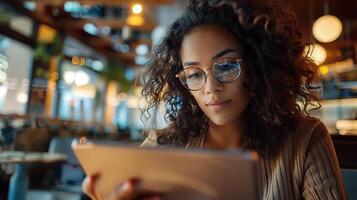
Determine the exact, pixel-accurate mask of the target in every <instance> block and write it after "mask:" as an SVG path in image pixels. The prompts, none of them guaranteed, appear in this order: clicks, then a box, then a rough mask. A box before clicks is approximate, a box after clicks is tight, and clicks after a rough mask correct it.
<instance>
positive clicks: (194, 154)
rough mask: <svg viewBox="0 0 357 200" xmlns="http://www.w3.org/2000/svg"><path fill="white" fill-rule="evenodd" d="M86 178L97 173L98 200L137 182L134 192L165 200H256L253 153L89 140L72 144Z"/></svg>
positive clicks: (257, 188)
mask: <svg viewBox="0 0 357 200" xmlns="http://www.w3.org/2000/svg"><path fill="white" fill-rule="evenodd" d="M72 148H73V150H74V153H75V155H76V156H77V158H78V160H79V162H80V164H81V166H82V168H83V170H84V171H85V173H86V174H87V175H94V174H100V176H99V177H98V180H97V183H96V186H95V188H94V190H95V193H96V194H97V195H98V196H99V198H103V197H104V196H105V195H106V194H109V193H110V192H111V191H112V190H114V189H115V188H116V187H117V185H118V184H119V183H122V182H124V181H126V180H128V179H129V178H132V177H138V178H140V180H141V181H140V184H139V188H140V190H143V191H154V192H158V193H160V194H163V196H162V199H164V200H182V199H185V200H194V199H201V200H218V199H220V200H221V199H225V200H230V199H232V200H233V199H234V200H237V199H260V196H261V192H260V188H259V186H260V180H259V177H260V175H259V174H258V173H259V170H258V158H257V154H256V153H253V152H243V151H240V150H225V151H218V150H217V151H216V150H185V149H175V148H139V147H138V146H133V145H127V144H120V143H118V144H117V143H113V142H111V143H108V144H106V143H103V142H90V143H86V144H78V143H77V142H73V143H72Z"/></svg>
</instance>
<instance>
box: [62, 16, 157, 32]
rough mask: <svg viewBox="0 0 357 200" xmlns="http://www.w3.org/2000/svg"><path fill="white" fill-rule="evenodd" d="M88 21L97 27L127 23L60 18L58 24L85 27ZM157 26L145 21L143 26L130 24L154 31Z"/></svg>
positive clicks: (108, 20)
mask: <svg viewBox="0 0 357 200" xmlns="http://www.w3.org/2000/svg"><path fill="white" fill-rule="evenodd" d="M86 23H92V24H94V25H96V26H97V27H103V26H109V27H111V28H115V29H120V28H122V27H123V26H125V25H126V23H125V21H123V20H120V19H78V20H73V19H61V20H58V24H60V25H61V26H63V27H67V28H76V29H80V28H83V25H84V24H86ZM156 26H157V24H156V23H154V22H145V24H143V25H141V26H129V27H130V28H131V29H133V30H137V31H152V30H153V29H154V28H155V27H156Z"/></svg>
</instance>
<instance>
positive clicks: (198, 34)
mask: <svg viewBox="0 0 357 200" xmlns="http://www.w3.org/2000/svg"><path fill="white" fill-rule="evenodd" d="M240 46H241V45H240V42H239V41H238V40H237V39H236V38H235V36H234V35H233V34H231V33H230V32H229V31H228V30H227V29H226V28H224V27H223V26H220V25H201V26H198V27H195V28H193V29H192V30H191V32H189V33H188V34H187V35H186V36H185V37H184V39H183V41H182V44H181V49H180V57H181V60H182V61H183V62H185V61H199V62H203V61H206V60H210V59H211V58H212V57H213V56H215V55H216V54H217V53H219V52H221V51H223V50H224V49H233V50H235V52H234V53H229V55H241V54H243V50H242V48H241V47H240ZM227 55H228V54H227Z"/></svg>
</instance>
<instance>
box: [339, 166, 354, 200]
mask: <svg viewBox="0 0 357 200" xmlns="http://www.w3.org/2000/svg"><path fill="white" fill-rule="evenodd" d="M342 178H343V181H344V184H345V187H346V191H347V194H348V196H349V199H357V169H342Z"/></svg>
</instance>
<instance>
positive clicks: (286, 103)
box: [142, 0, 320, 157]
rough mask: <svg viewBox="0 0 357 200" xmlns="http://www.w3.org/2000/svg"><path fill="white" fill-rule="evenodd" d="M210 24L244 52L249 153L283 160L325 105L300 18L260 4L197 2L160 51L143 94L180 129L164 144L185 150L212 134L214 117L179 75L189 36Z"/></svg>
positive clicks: (245, 142)
mask: <svg viewBox="0 0 357 200" xmlns="http://www.w3.org/2000/svg"><path fill="white" fill-rule="evenodd" d="M206 24H215V25H220V26H223V27H225V28H226V29H227V30H228V31H229V32H230V33H231V34H233V35H234V36H235V37H236V39H237V40H238V41H239V42H240V43H241V45H242V47H243V50H244V56H243V60H244V61H245V62H244V63H245V65H246V67H245V69H246V78H245V80H243V85H244V87H245V92H246V93H247V97H248V105H247V107H246V109H245V111H244V113H243V114H244V119H245V123H246V127H248V128H247V130H246V131H245V132H246V133H245V134H244V135H243V136H242V140H241V141H242V142H241V144H242V148H244V149H250V150H255V151H257V152H258V153H259V154H260V155H261V156H266V157H271V156H274V155H276V153H277V152H278V151H279V149H280V147H281V145H280V144H282V143H283V141H284V139H285V138H286V136H287V135H289V134H290V133H292V132H293V130H294V129H295V128H296V126H297V125H298V123H299V122H301V120H303V119H304V118H306V117H307V116H309V114H308V109H307V107H308V106H309V105H312V106H313V107H315V108H318V107H320V104H319V103H317V104H313V103H312V102H318V98H317V97H315V96H314V95H313V93H312V90H313V89H314V86H313V84H312V81H313V80H314V77H315V72H316V65H315V64H314V63H313V62H312V60H311V59H309V58H308V57H307V56H306V53H304V49H305V46H306V43H305V42H304V40H303V37H302V32H301V30H300V28H299V25H298V22H297V19H296V17H295V15H294V14H293V13H292V12H291V11H287V10H283V9H282V8H280V7H278V6H275V5H272V4H270V3H267V2H263V1H261V0H259V1H258V0H225V1H224V0H222V1H212V0H190V1H189V2H188V4H187V7H186V10H185V12H184V14H183V15H182V16H181V17H180V18H179V19H177V20H176V21H175V22H174V23H173V24H172V26H171V27H170V28H169V30H168V32H167V35H166V36H165V38H164V39H163V41H162V43H161V44H160V45H159V46H157V48H155V50H154V53H153V58H152V60H151V62H150V63H149V66H148V71H147V74H146V76H148V78H147V80H146V82H145V86H144V88H143V92H142V94H143V96H144V97H145V98H146V100H147V101H148V102H149V106H148V108H147V110H146V111H148V110H149V109H152V108H158V106H159V104H160V102H162V101H164V102H165V103H166V108H167V111H166V114H165V119H166V120H167V121H168V123H169V125H170V130H173V131H166V132H164V133H162V134H160V135H159V136H158V143H159V144H163V145H164V144H175V145H185V144H186V143H187V142H188V139H189V137H196V136H199V135H201V134H206V133H207V130H208V118H207V116H205V114H204V113H203V112H202V110H201V109H200V108H199V106H198V104H197V103H196V101H195V99H194V98H193V96H192V95H191V94H190V92H189V91H188V90H187V89H186V88H184V87H183V86H182V84H181V83H180V81H179V80H178V79H177V78H176V77H175V74H177V73H178V72H180V71H181V70H182V68H183V67H182V65H181V62H180V55H179V50H180V48H181V43H182V41H183V38H184V37H185V35H187V34H188V33H190V31H191V30H192V29H193V28H194V27H197V26H200V25H206ZM143 115H144V113H143ZM167 130H169V129H167Z"/></svg>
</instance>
